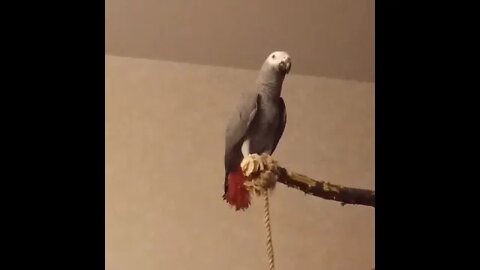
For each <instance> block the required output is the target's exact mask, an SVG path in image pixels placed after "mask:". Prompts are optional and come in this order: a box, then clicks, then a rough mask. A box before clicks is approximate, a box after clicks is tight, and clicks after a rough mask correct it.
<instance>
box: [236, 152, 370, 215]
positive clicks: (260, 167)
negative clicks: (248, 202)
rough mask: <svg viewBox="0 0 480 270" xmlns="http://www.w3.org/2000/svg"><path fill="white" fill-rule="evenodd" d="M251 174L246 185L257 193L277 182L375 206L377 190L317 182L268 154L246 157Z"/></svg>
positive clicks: (247, 173)
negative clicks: (283, 164) (282, 165)
mask: <svg viewBox="0 0 480 270" xmlns="http://www.w3.org/2000/svg"><path fill="white" fill-rule="evenodd" d="M240 167H241V169H242V171H243V174H244V175H245V176H246V177H247V180H248V181H246V184H245V185H246V186H247V188H248V189H249V190H253V191H254V192H255V193H256V194H257V195H260V194H263V193H265V190H267V189H270V188H273V186H275V182H280V183H282V184H285V185H287V186H289V187H293V188H296V189H300V190H301V191H303V192H305V193H307V194H310V195H313V196H317V197H320V198H323V199H327V200H334V201H338V202H341V203H342V205H345V204H360V205H365V206H371V207H375V191H374V190H367V189H359V188H351V187H344V186H340V185H335V184H332V183H329V182H325V181H317V180H314V179H312V178H310V177H308V176H305V175H302V174H299V173H296V172H291V171H288V170H287V169H285V168H283V167H281V166H279V165H278V163H277V161H276V160H274V159H273V158H272V157H271V156H269V155H267V154H263V155H257V154H252V155H249V156H247V157H246V158H244V159H243V161H242V163H241V165H240Z"/></svg>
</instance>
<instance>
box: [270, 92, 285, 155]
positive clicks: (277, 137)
mask: <svg viewBox="0 0 480 270" xmlns="http://www.w3.org/2000/svg"><path fill="white" fill-rule="evenodd" d="M278 109H279V114H278V115H279V119H278V121H279V122H280V123H279V125H278V129H277V132H276V133H275V142H274V144H273V149H272V154H273V152H274V151H275V149H276V148H277V145H278V142H279V141H280V138H281V137H282V135H283V132H284V131H285V126H286V125H287V108H286V106H285V101H284V100H283V98H281V97H280V100H279V102H278Z"/></svg>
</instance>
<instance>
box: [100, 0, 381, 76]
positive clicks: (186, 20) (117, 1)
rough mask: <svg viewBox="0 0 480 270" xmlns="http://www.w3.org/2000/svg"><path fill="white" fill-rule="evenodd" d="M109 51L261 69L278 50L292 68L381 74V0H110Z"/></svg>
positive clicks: (316, 72) (308, 72) (307, 71)
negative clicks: (377, 58)
mask: <svg viewBox="0 0 480 270" xmlns="http://www.w3.org/2000/svg"><path fill="white" fill-rule="evenodd" d="M105 5H106V6H105V9H106V14H105V16H106V19H105V24H106V29H105V30H106V34H105V43H106V48H105V51H106V53H107V54H113V55H120V56H129V57H138V58H150V59H161V60H170V61H180V62H189V63H198V64H208V65H218V66H231V67H237V68H247V69H258V68H259V67H260V65H261V63H262V62H263V59H264V57H266V55H267V54H268V53H269V52H271V51H274V50H286V51H288V52H289V53H290V54H291V56H292V58H293V66H292V72H293V73H298V74H305V75H315V76H323V77H332V78H340V79H349V80H358V81H369V82H372V81H374V80H375V72H374V70H375V63H374V62H375V58H374V57H375V17H374V16H375V15H374V14H375V8H374V7H375V1H374V0H299V1H286V0H264V1H261V0H257V1H252V0H250V1H248V0H243V1H234V0H224V1H221V0H203V1H194V0H163V1H161V0H106V1H105Z"/></svg>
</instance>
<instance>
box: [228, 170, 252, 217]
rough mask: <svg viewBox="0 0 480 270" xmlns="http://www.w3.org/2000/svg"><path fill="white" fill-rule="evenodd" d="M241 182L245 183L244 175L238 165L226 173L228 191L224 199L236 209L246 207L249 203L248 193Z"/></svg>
mask: <svg viewBox="0 0 480 270" xmlns="http://www.w3.org/2000/svg"><path fill="white" fill-rule="evenodd" d="M243 183H245V176H244V175H243V173H242V169H241V168H240V167H239V168H238V169H237V170H236V171H234V172H230V173H229V174H228V191H227V193H226V194H225V200H226V201H227V202H228V203H229V204H231V205H232V206H235V209H236V210H244V209H247V208H248V206H249V205H250V193H249V192H248V190H247V188H246V187H245V185H244V184H243Z"/></svg>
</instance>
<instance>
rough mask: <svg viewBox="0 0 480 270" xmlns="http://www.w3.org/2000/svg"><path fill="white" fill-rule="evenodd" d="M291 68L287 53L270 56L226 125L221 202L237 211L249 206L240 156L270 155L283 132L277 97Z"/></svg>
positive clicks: (280, 103) (284, 117) (281, 107)
mask: <svg viewBox="0 0 480 270" xmlns="http://www.w3.org/2000/svg"><path fill="white" fill-rule="evenodd" d="M291 66H292V64H291V60H290V56H289V55H288V53H286V52H282V51H277V52H273V53H271V54H270V55H269V56H268V57H267V59H266V60H265V62H264V63H263V65H262V68H261V69H260V73H259V74H258V78H257V81H256V82H255V85H254V89H252V90H253V91H249V92H246V93H244V95H243V97H242V99H241V100H240V101H239V102H238V106H237V108H236V111H235V112H234V114H233V115H232V118H231V119H230V121H229V122H228V124H227V129H226V132H225V184H224V194H223V199H224V200H226V201H227V202H228V203H229V204H230V205H232V206H234V207H235V209H236V210H240V209H242V210H244V209H246V208H248V206H249V205H250V194H249V192H248V191H247V189H246V187H245V186H244V184H243V183H244V182H245V177H244V175H243V173H242V170H241V168H240V163H241V162H242V159H243V157H244V156H247V155H249V154H254V153H256V154H259V155H261V154H263V153H266V154H269V155H271V154H272V153H273V152H274V151H275V148H276V147H277V144H278V141H279V140H280V137H281V136H282V134H283V131H284V130H285V124H286V122H287V113H286V110H285V102H284V101H283V99H282V97H281V96H280V95H281V93H282V84H283V80H284V78H285V75H286V74H287V73H288V72H289V71H290V68H291Z"/></svg>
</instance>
